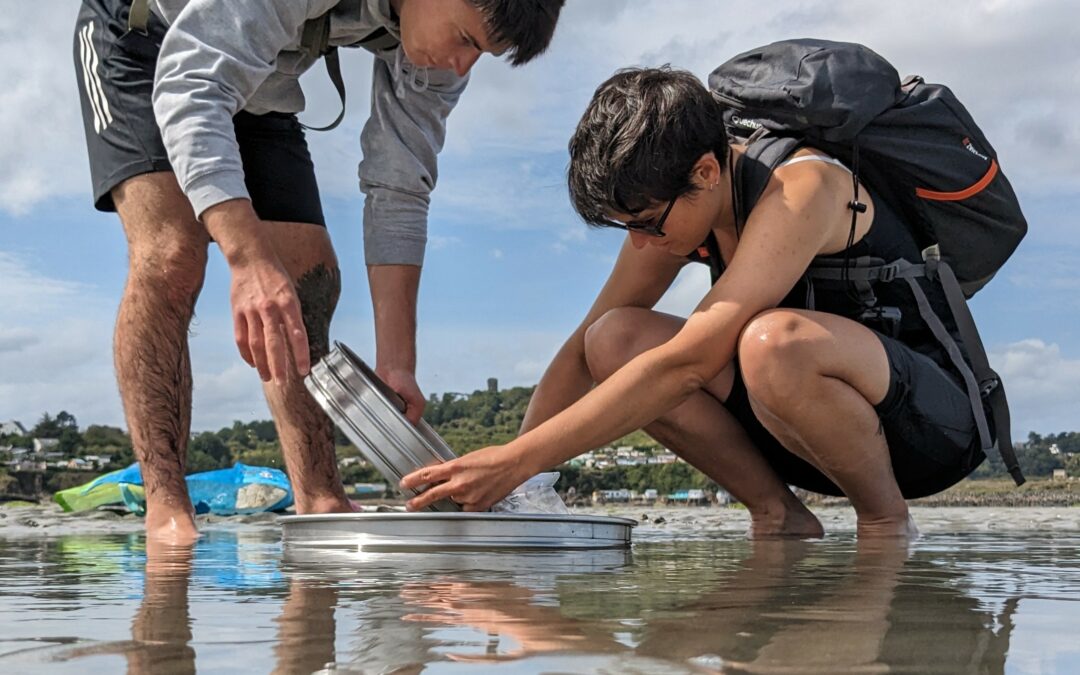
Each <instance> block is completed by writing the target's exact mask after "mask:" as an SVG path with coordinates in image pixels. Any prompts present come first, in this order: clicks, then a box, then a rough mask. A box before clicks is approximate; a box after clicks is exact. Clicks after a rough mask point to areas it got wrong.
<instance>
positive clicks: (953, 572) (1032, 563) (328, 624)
mask: <svg viewBox="0 0 1080 675" xmlns="http://www.w3.org/2000/svg"><path fill="white" fill-rule="evenodd" d="M1072 511H1073V512H1074V513H1075V512H1076V510H1075V509H1074V510H1072ZM680 513H681V514H683V515H685V516H687V517H690V518H691V519H693V515H692V514H693V512H692V511H686V510H683V511H681V512H680ZM995 513H1000V511H998V510H991V509H986V510H984V511H983V515H984V516H985V518H986V520H987V521H993V520H994V518H995V516H994V514H995ZM677 517H678V516H676V518H677ZM837 518H839V516H838V517H837ZM1008 518H1012V519H1013V520H1012V521H1008ZM1069 518H1070V520H1069V522H1070V523H1075V522H1076V521H1080V518H1077V517H1076V516H1075V515H1071V514H1070V517H1069ZM674 519H675V518H673V517H672V516H670V515H669V516H668V518H667V520H668V523H667V524H666V526H655V525H653V524H643V527H641V528H639V530H638V531H636V532H635V535H634V540H635V543H634V546H633V549H632V550H630V551H594V552H575V553H554V554H542V553H529V554H517V555H515V554H503V553H482V554H476V553H469V554H463V553H377V554H375V553H371V554H363V555H361V554H352V555H350V554H342V553H338V554H334V555H330V554H327V553H322V552H304V553H298V552H292V551H283V550H282V547H281V544H280V542H279V537H278V532H277V529H276V527H274V526H273V525H272V524H266V523H263V524H260V525H258V526H250V525H244V524H236V523H217V524H210V525H209V526H207V528H206V529H207V532H206V534H205V536H204V537H203V538H202V539H201V540H200V541H199V542H198V544H197V545H196V546H195V547H194V548H193V549H184V550H176V549H168V548H163V549H160V550H159V549H156V548H151V549H150V550H147V546H146V543H145V540H144V539H143V537H142V536H141V535H140V534H138V533H108V532H106V533H88V534H72V533H63V534H59V535H54V536H29V535H26V534H23V533H20V534H19V535H18V536H15V537H12V536H10V532H8V533H5V532H4V530H3V529H2V528H0V625H2V626H3V629H2V631H0V673H26V672H35V673H36V672H48V673H79V674H80V675H86V674H87V673H93V674H95V675H96V674H97V673H112V672H128V673H154V674H158V673H192V672H201V673H215V672H221V673H233V672H256V673H263V672H280V673H311V672H316V671H323V672H343V673H399V672H400V673H416V672H432V673H474V672H487V671H489V670H495V669H498V670H499V672H520V673H535V672H559V673H566V672H591V673H705V672H766V673H780V672H782V673H817V672H823V673H844V672H855V673H867V672H873V673H879V672H910V673H926V672H939V673H968V672H971V673H998V672H1007V673H1028V672H1030V673H1048V672H1060V673H1075V672H1080V640H1078V639H1077V638H1078V637H1080V527H1075V526H1073V525H1071V524H1070V526H1068V527H1059V528H1057V529H1051V528H1048V527H1036V528H1034V529H1031V528H1028V527H1025V526H1023V522H1024V519H1023V518H1022V517H1021V518H1017V517H1016V516H1015V512H1012V515H1009V516H1008V517H1007V518H1006V520H1007V521H1008V522H1012V523H1013V524H1014V525H1015V526H1012V527H1009V528H1007V529H1001V530H995V529H982V530H974V529H964V528H961V527H945V526H939V527H936V528H935V527H930V528H924V531H925V532H926V533H925V534H924V536H923V537H922V538H921V539H919V540H918V541H917V542H915V543H913V544H911V545H908V546H900V545H896V544H895V543H876V544H874V543H867V542H857V541H856V540H855V538H854V535H853V534H852V533H851V532H850V531H844V530H843V529H842V528H841V531H840V532H839V533H838V534H832V535H830V536H828V537H827V538H825V539H824V540H821V541H805V542H800V541H787V542H784V541H772V542H750V541H746V540H745V539H744V538H743V537H742V536H741V535H740V534H739V533H738V531H736V530H735V529H733V528H723V527H720V528H710V527H707V525H708V521H707V519H705V520H704V521H703V522H704V523H705V526H702V525H701V522H699V525H698V526H697V527H693V526H692V525H689V524H684V525H681V526H679V527H676V528H671V527H670V524H671V521H672V520H674ZM698 520H699V521H701V519H698ZM975 520H978V519H975ZM1059 520H1060V518H1059ZM973 522H974V520H973ZM68 529H70V528H68ZM91 529H92V528H91ZM927 529H929V531H927ZM5 536H6V537H7V538H2V537H5Z"/></svg>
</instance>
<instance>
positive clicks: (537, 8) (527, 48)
mask: <svg viewBox="0 0 1080 675" xmlns="http://www.w3.org/2000/svg"><path fill="white" fill-rule="evenodd" d="M564 2H565V0H469V4H471V5H472V6H473V7H475V8H476V9H478V10H479V11H480V15H481V16H483V17H484V22H485V23H486V24H487V29H488V38H489V39H490V40H491V41H492V42H493V43H495V44H497V45H507V48H508V51H509V56H510V63H511V65H515V66H520V65H522V64H524V63H528V62H529V61H531V60H533V59H534V58H536V57H537V56H540V55H541V54H543V53H544V51H545V50H546V49H547V48H548V45H549V44H551V38H552V36H553V35H554V34H555V23H556V22H557V21H558V20H559V11H560V10H562V6H563V3H564Z"/></svg>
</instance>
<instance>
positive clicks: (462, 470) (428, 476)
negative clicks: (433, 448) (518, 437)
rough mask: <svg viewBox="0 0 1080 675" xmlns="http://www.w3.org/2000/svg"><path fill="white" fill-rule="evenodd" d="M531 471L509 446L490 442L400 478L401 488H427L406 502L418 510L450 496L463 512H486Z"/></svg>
mask: <svg viewBox="0 0 1080 675" xmlns="http://www.w3.org/2000/svg"><path fill="white" fill-rule="evenodd" d="M533 473H535V472H531V471H530V470H529V468H528V467H527V466H526V463H525V462H523V461H521V459H520V458H519V456H518V452H517V451H516V450H514V449H513V446H512V445H493V446H490V447H487V448H483V449H481V450H476V451H474V452H470V453H469V454H467V455H465V456H463V457H459V458H457V459H454V460H451V461H449V462H443V463H442V464H434V465H432V466H428V467H425V468H423V469H420V470H418V471H413V472H412V473H410V474H409V475H408V476H405V477H404V478H402V479H401V487H402V488H405V489H416V488H418V487H420V486H421V485H429V486H430V487H429V488H428V489H427V490H425V491H424V492H422V493H421V494H419V495H417V496H416V497H413V498H412V499H410V500H409V501H408V503H407V504H406V505H405V506H406V508H408V509H409V510H410V511H420V510H421V509H424V508H426V507H428V506H429V505H431V504H434V503H435V502H437V501H439V500H441V499H449V500H451V501H454V502H457V503H458V504H460V505H461V507H462V509H464V510H465V511H486V510H487V509H489V508H491V505H492V504H494V503H495V502H497V501H499V500H500V499H502V498H503V497H505V496H506V495H508V494H510V493H511V492H512V491H513V490H514V488H516V487H517V486H519V485H521V484H522V483H524V482H525V481H526V480H528V478H529V476H531V475H533Z"/></svg>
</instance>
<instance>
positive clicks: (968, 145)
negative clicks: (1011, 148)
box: [963, 136, 990, 162]
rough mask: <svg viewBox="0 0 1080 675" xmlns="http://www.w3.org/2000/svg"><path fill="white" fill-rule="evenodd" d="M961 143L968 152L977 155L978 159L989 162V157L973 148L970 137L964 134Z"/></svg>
mask: <svg viewBox="0 0 1080 675" xmlns="http://www.w3.org/2000/svg"><path fill="white" fill-rule="evenodd" d="M963 143H964V147H965V148H967V149H968V152H970V153H971V154H973V155H975V156H976V157H978V158H979V159H981V160H982V161H984V162H989V161H990V158H989V157H987V156H986V155H984V154H982V153H981V152H979V151H978V150H976V149H975V144H974V143H972V142H971V139H970V138H968V137H966V136H965V137H964V140H963Z"/></svg>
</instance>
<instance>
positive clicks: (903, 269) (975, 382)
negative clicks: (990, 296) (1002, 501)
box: [807, 255, 1025, 486]
mask: <svg viewBox="0 0 1080 675" xmlns="http://www.w3.org/2000/svg"><path fill="white" fill-rule="evenodd" d="M807 276H808V277H810V278H813V279H828V280H831V281H841V280H843V279H844V272H843V270H841V269H840V268H827V267H811V268H810V269H809V270H807ZM919 277H927V278H930V279H932V280H933V279H935V278H936V280H937V281H938V282H939V283H941V286H942V289H943V290H944V291H945V297H946V298H947V299H948V302H949V309H950V310H952V315H953V319H954V320H955V321H956V327H957V330H958V331H959V332H960V338H961V339H962V340H963V341H964V345H965V346H966V347H967V351H968V356H969V358H970V359H971V366H968V364H967V362H966V361H964V357H963V354H962V353H961V352H960V347H959V345H957V344H956V340H953V338H952V336H951V335H949V331H948V330H947V329H946V328H945V325H944V324H943V323H942V322H941V318H940V317H938V315H937V313H935V312H934V309H933V308H932V307H931V306H930V300H929V299H928V298H927V297H926V293H925V292H924V291H923V289H922V286H920V285H919V282H918V281H917V279H918V278H919ZM846 278H847V279H848V280H850V281H855V282H863V283H867V282H868V283H873V282H884V283H888V282H890V281H893V280H894V279H903V280H904V281H906V282H907V284H908V286H909V287H910V288H911V292H912V294H913V295H914V296H915V301H916V302H917V303H918V305H919V316H920V317H922V320H923V321H924V322H925V323H926V325H927V327H929V328H930V332H931V333H933V334H934V337H935V338H936V339H937V341H938V343H939V344H940V345H941V346H942V347H943V348H944V349H945V353H946V354H947V355H948V357H949V360H950V361H951V362H952V364H953V367H954V368H956V370H957V372H958V373H960V376H961V377H962V378H963V379H964V388H965V389H966V390H967V395H968V402H969V403H970V404H971V413H972V415H974V417H975V426H976V427H977V428H978V430H979V440H980V444H981V446H982V451H983V452H984V453H987V454H989V453H990V452H991V451H992V450H993V449H994V441H993V439H992V438H991V435H990V428H989V425H988V424H987V420H986V411H985V409H984V408H983V405H982V400H983V397H986V398H987V402H988V403H989V404H990V412H991V414H992V415H993V418H994V430H995V432H996V435H997V450H998V453H999V454H1000V455H1001V459H1002V461H1003V462H1004V463H1005V468H1006V469H1007V470H1008V471H1009V475H1010V476H1012V479H1013V481H1014V482H1015V483H1016V484H1017V485H1018V486H1019V485H1023V484H1024V482H1025V479H1024V475H1023V473H1022V472H1021V471H1020V464H1019V462H1018V461H1017V458H1016V451H1015V450H1014V449H1013V445H1012V429H1011V421H1010V418H1009V404H1008V401H1007V399H1006V398H1005V387H1004V385H1003V384H1002V382H1001V378H1000V377H999V376H998V374H997V373H995V372H994V371H993V369H991V368H990V362H989V360H988V359H987V357H986V350H985V348H984V347H983V343H982V339H981V338H980V337H979V331H978V329H977V328H976V327H975V320H974V319H973V318H972V316H971V310H970V309H968V306H967V301H966V300H965V299H964V293H963V291H962V290H961V289H960V283H959V282H958V281H957V280H956V275H955V274H954V273H953V271H952V268H951V267H949V264H948V263H946V262H945V261H943V260H940V259H939V258H937V257H936V256H935V255H928V256H927V260H926V264H923V265H915V264H912V263H910V262H908V261H907V260H904V259H900V260H896V261H894V262H891V263H889V264H888V265H874V266H870V267H859V266H857V265H856V266H853V267H851V268H849V269H848V270H847V272H846Z"/></svg>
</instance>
